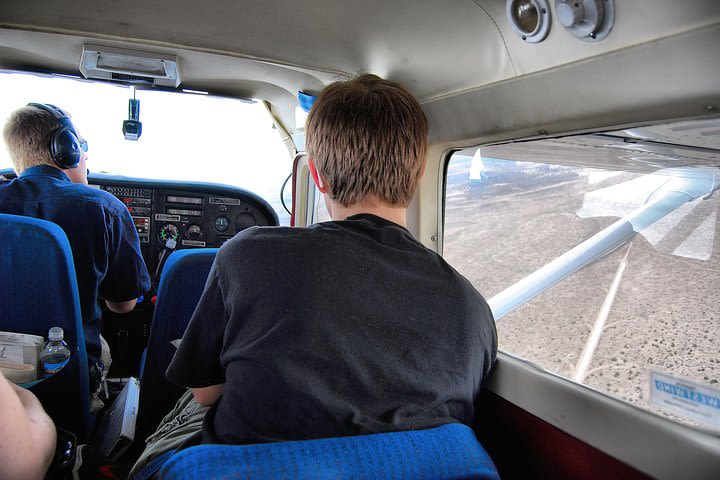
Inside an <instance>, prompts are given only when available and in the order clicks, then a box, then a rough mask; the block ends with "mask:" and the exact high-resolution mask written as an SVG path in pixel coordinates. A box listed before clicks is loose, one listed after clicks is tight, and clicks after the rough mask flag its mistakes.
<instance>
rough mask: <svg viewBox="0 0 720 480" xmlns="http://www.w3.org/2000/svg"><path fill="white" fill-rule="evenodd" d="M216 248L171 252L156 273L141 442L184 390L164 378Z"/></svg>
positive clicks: (142, 391)
mask: <svg viewBox="0 0 720 480" xmlns="http://www.w3.org/2000/svg"><path fill="white" fill-rule="evenodd" d="M217 251H218V249H217V248H198V249H189V250H179V251H177V252H173V253H172V254H171V255H170V256H169V257H168V259H167V262H166V263H165V266H164V267H163V272H162V275H161V276H160V285H159V287H158V295H157V302H156V303H155V313H154V315H153V320H152V325H151V327H150V338H149V340H148V346H147V350H146V351H145V354H144V355H143V357H144V361H143V364H142V368H141V374H140V404H139V411H138V420H137V425H136V431H135V439H136V440H137V441H139V442H143V441H144V440H145V438H146V437H147V436H148V435H150V434H151V433H153V432H154V431H155V429H156V428H157V426H158V424H159V423H160V420H162V418H163V417H164V416H165V415H166V414H167V413H168V412H169V411H170V410H171V409H172V408H173V407H174V406H175V402H177V400H178V398H180V395H182V394H183V392H184V391H185V389H183V388H180V387H178V386H176V385H175V384H173V383H171V382H170V381H168V380H167V379H166V378H165V370H167V367H168V365H170V361H171V360H172V357H173V355H174V354H175V350H176V349H175V347H174V346H173V345H172V344H171V343H170V342H172V341H173V340H176V339H179V338H182V336H183V333H185V329H186V328H187V325H188V323H189V322H190V317H192V314H193V312H194V311H195V306H196V305H197V303H198V301H199V300H200V295H202V292H203V290H204V289H205V282H206V280H207V277H208V273H210V267H211V266H212V263H213V261H214V260H215V255H216V254H217Z"/></svg>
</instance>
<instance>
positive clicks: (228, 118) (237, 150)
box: [0, 73, 292, 224]
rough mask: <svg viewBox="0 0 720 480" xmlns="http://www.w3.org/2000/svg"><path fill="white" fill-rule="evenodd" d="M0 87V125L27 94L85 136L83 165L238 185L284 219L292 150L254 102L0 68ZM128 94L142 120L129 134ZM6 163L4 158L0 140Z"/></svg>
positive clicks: (113, 171)
mask: <svg viewBox="0 0 720 480" xmlns="http://www.w3.org/2000/svg"><path fill="white" fill-rule="evenodd" d="M0 91H2V92H4V94H3V95H0V118H1V119H2V122H3V125H4V122H5V121H6V120H7V118H8V116H9V115H10V113H11V112H12V111H13V110H15V109H17V108H19V107H22V106H23V105H25V104H27V103H30V102H42V103H51V104H54V105H57V106H58V107H60V108H62V109H64V110H66V111H67V112H68V113H69V114H70V115H71V116H72V120H73V123H74V124H75V126H76V127H77V129H78V131H79V133H80V134H81V135H82V136H83V137H84V138H85V139H86V140H87V142H88V146H89V151H88V164H87V167H88V169H90V171H91V172H98V173H110V174H114V175H122V176H129V177H141V178H152V179H166V180H182V181H188V182H213V183H222V184H227V185H232V186H236V187H241V188H244V189H246V190H249V191H251V192H253V193H256V194H258V195H260V196H261V197H263V198H264V199H265V200H267V201H268V202H270V204H271V205H272V206H273V208H275V211H276V212H277V213H278V215H279V217H280V222H281V223H282V224H287V223H288V221H289V217H288V215H287V214H286V212H285V210H284V209H283V207H282V206H281V203H280V187H281V185H282V183H283V180H285V178H286V177H287V175H288V174H289V173H290V170H291V168H292V157H291V156H290V154H289V152H288V150H287V149H286V147H285V145H284V144H283V142H282V139H281V138H280V135H279V134H278V131H277V130H276V129H275V128H273V121H272V119H271V117H270V115H269V114H268V112H267V110H266V108H265V106H264V105H263V104H262V102H259V101H243V100H238V99H228V98H219V97H214V96H210V95H203V94H189V93H180V92H168V91H158V90H141V89H137V90H135V89H132V88H130V87H126V86H123V85H117V84H109V83H99V82H91V81H86V80H80V79H76V78H69V77H59V76H53V77H50V76H42V75H28V74H20V73H0ZM133 95H134V96H135V98H136V99H138V100H140V121H141V122H142V135H141V136H140V138H139V140H137V141H129V140H126V139H125V138H124V136H123V133H122V123H123V120H126V119H127V118H128V101H129V99H130V98H133ZM0 142H2V140H1V139H0ZM6 168H10V169H11V168H12V162H11V160H10V157H9V155H8V153H7V150H6V149H5V146H4V143H3V144H2V145H1V148H0V169H6Z"/></svg>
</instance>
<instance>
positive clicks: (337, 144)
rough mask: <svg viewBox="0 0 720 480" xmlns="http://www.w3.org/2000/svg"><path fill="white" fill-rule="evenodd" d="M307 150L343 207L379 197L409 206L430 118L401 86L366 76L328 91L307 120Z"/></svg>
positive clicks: (422, 163) (422, 156) (422, 162)
mask: <svg viewBox="0 0 720 480" xmlns="http://www.w3.org/2000/svg"><path fill="white" fill-rule="evenodd" d="M306 125H307V127H306V143H305V144H306V149H307V153H308V156H309V157H310V158H312V159H313V161H314V163H315V165H316V166H317V169H318V171H319V172H320V174H321V175H322V176H323V178H324V179H325V180H326V181H327V183H328V184H329V185H328V194H329V195H330V196H331V198H333V199H334V200H336V201H338V202H340V203H341V204H342V205H343V206H346V207H347V206H349V205H352V204H354V203H357V202H359V201H361V200H363V199H366V198H372V197H374V198H377V199H380V200H381V201H383V202H385V203H387V204H389V205H393V206H405V207H406V206H407V205H408V204H409V203H410V200H411V199H412V196H413V195H414V193H415V189H416V188H417V185H418V182H419V181H420V177H421V176H422V174H423V170H424V164H425V155H426V153H427V133H428V125H427V118H426V117H425V114H424V113H423V111H422V107H421V106H420V104H419V103H418V101H417V100H415V98H414V97H413V96H412V95H411V94H410V93H408V92H407V91H406V90H405V89H403V88H402V87H401V86H400V85H398V84H396V83H393V82H390V81H388V80H383V79H382V78H380V77H378V76H376V75H371V74H364V75H361V76H359V77H357V78H355V79H353V80H349V81H344V82H336V83H333V84H331V85H329V86H328V87H327V88H325V89H324V90H323V91H322V93H321V94H320V96H319V97H318V98H317V100H316V101H315V103H314V105H313V107H312V109H311V110H310V114H309V115H308V119H307V124H306Z"/></svg>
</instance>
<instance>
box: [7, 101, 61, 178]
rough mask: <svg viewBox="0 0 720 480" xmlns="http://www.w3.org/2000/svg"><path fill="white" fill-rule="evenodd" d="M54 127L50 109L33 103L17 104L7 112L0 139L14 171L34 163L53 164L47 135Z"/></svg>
mask: <svg viewBox="0 0 720 480" xmlns="http://www.w3.org/2000/svg"><path fill="white" fill-rule="evenodd" d="M58 127H59V124H58V121H57V118H55V116H54V115H53V114H52V113H50V112H47V111H45V110H42V109H40V108H37V107H28V106H26V107H22V108H18V109H17V110H15V111H14V112H12V113H11V114H10V118H8V121H7V122H6V123H5V128H4V129H3V139H4V140H5V146H6V147H7V150H8V153H9V154H10V159H11V160H12V162H13V165H14V166H15V171H16V172H17V173H18V175H19V174H21V173H22V172H23V171H25V169H27V168H30V167H33V166H35V165H52V166H55V162H53V159H52V157H51V156H50V139H51V138H52V134H53V132H54V131H55V130H56V129H57V128H58Z"/></svg>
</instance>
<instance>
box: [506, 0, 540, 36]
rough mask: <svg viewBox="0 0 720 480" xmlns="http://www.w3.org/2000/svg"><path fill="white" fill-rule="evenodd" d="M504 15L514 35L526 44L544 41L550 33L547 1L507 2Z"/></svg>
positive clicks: (514, 0)
mask: <svg viewBox="0 0 720 480" xmlns="http://www.w3.org/2000/svg"><path fill="white" fill-rule="evenodd" d="M505 13H506V14H507V18H508V22H510V26H511V27H512V29H513V31H514V32H515V34H516V35H517V36H518V37H520V38H522V39H523V40H524V41H526V42H528V43H538V42H541V41H543V40H545V37H547V34H548V32H549V31H550V7H549V6H548V2H547V0H507V4H506V8H505Z"/></svg>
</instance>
